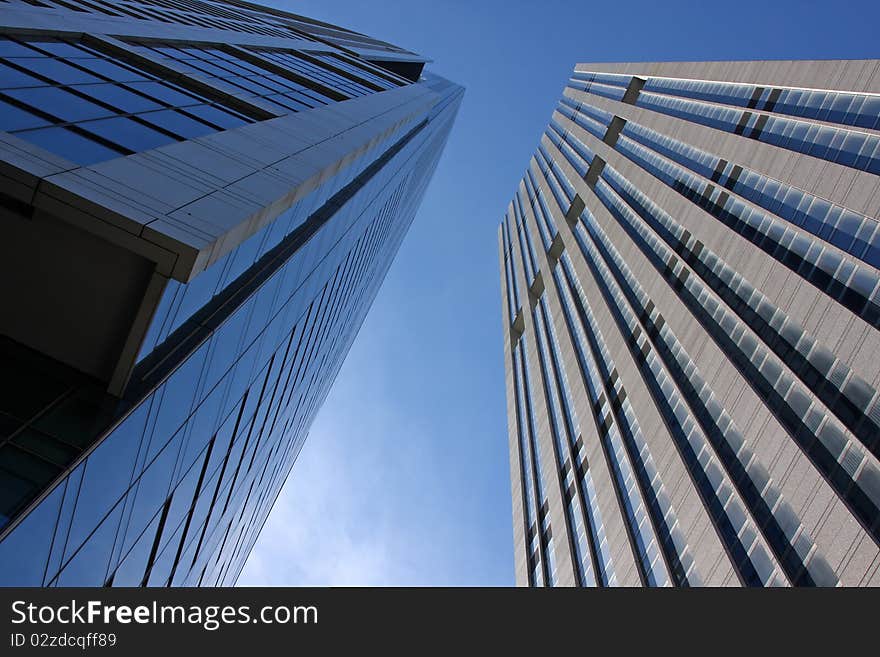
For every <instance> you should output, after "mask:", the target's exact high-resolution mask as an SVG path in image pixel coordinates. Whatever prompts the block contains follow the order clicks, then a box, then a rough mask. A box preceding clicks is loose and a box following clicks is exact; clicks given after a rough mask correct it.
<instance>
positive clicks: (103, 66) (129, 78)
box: [88, 59, 147, 82]
mask: <svg viewBox="0 0 880 657" xmlns="http://www.w3.org/2000/svg"><path fill="white" fill-rule="evenodd" d="M88 67H89V70H91V71H94V72H95V73H97V74H98V75H103V76H104V77H107V78H110V79H111V80H115V81H116V82H135V81H139V80H146V79H147V78H146V77H145V76H143V75H141V74H140V73H138V72H136V71H134V70H132V69H130V68H127V67H123V66H120V65H118V64H114V63H113V62H109V61H107V60H106V59H94V60H92V61H90V62H89V63H88Z"/></svg>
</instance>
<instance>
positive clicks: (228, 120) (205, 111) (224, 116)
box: [186, 105, 247, 129]
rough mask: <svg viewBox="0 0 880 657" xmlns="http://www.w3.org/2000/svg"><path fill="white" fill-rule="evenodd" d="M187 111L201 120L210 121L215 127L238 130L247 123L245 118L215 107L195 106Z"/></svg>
mask: <svg viewBox="0 0 880 657" xmlns="http://www.w3.org/2000/svg"><path fill="white" fill-rule="evenodd" d="M186 111H187V112H188V113H190V114H194V115H195V116H197V117H198V118H200V119H204V120H205V121H210V122H211V123H213V124H214V125H217V126H220V127H221V128H225V129H228V128H237V127H238V126H240V125H244V124H245V123H247V121H246V120H245V119H244V118H243V117H241V116H238V115H237V114H233V113H232V112H227V111H225V110H223V109H221V108H219V107H216V106H214V105H195V106H194V107H187V108H186Z"/></svg>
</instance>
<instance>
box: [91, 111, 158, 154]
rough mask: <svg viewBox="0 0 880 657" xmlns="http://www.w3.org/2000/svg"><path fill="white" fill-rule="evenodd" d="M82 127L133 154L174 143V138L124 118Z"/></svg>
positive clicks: (102, 120) (114, 118)
mask: <svg viewBox="0 0 880 657" xmlns="http://www.w3.org/2000/svg"><path fill="white" fill-rule="evenodd" d="M82 127H83V129H85V130H88V131H89V132H93V133H95V134H96V135H99V136H101V137H104V138H105V139H109V140H110V141H112V142H113V143H115V144H119V145H120V146H123V147H124V148H127V149H129V150H131V151H134V152H140V151H147V150H150V149H151V148H158V147H159V146H164V145H165V144H170V143H171V142H173V141H175V140H174V137H170V136H168V135H166V134H163V133H161V132H158V131H157V130H153V128H148V127H147V126H145V125H143V124H141V123H138V122H137V121H134V120H132V119H129V118H126V117H124V116H114V117H113V118H110V119H100V120H98V121H89V122H88V123H83V124H82Z"/></svg>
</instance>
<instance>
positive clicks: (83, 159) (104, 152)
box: [18, 127, 122, 165]
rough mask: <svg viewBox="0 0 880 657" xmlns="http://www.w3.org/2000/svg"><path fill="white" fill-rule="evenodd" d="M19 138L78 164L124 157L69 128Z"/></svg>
mask: <svg viewBox="0 0 880 657" xmlns="http://www.w3.org/2000/svg"><path fill="white" fill-rule="evenodd" d="M18 136H19V137H21V138H22V139H26V140H28V141H29V142H31V143H33V144H36V145H37V146H41V147H42V148H45V149H46V150H47V151H51V152H52V153H56V154H58V155H60V156H61V157H65V158H67V159H68V160H70V161H72V162H76V163H78V164H84V165H85V164H94V163H95V162H103V161H104V160H112V159H113V158H117V157H121V156H122V153H118V152H116V151H114V150H112V149H110V148H107V147H105V146H102V145H101V144H99V143H97V142H95V141H92V140H91V139H88V138H86V137H83V136H82V135H79V134H77V133H75V132H74V131H72V130H69V129H67V128H59V127H50V128H39V129H37V130H29V131H27V132H21V133H18Z"/></svg>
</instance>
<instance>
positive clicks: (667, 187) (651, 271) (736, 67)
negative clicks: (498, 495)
mask: <svg viewBox="0 0 880 657" xmlns="http://www.w3.org/2000/svg"><path fill="white" fill-rule="evenodd" d="M878 93H880V61H877V60H871V61H802V62H792V61H773V62H769V61H768V62H704V63H688V62H678V63H641V64H578V65H577V66H576V68H575V70H574V72H573V73H572V75H571V77H570V80H569V82H568V84H567V86H566V88H565V90H564V92H563V97H562V99H561V100H560V102H559V104H558V106H557V107H556V110H555V111H554V113H553V116H552V119H551V121H550V124H549V126H548V127H547V129H546V132H545V133H544V135H543V136H542V137H541V141H540V145H539V146H538V149H537V151H536V152H535V154H534V156H533V157H532V159H531V161H530V163H529V167H528V169H527V171H526V173H525V175H524V177H523V178H522V180H521V181H520V182H519V185H518V187H517V189H516V192H515V195H514V198H513V200H512V201H511V203H510V204H509V206H508V208H507V212H506V214H505V216H504V220H503V223H502V224H501V226H500V228H499V259H500V265H501V267H500V269H501V288H502V298H503V325H504V336H505V340H504V349H505V366H506V381H507V399H508V429H509V441H510V466H511V482H512V491H513V520H514V544H515V563H516V577H517V583H518V584H519V585H524V586H641V585H644V586H697V585H704V586H728V585H730V586H739V585H742V586H763V585H766V586H790V585H791V586H795V585H796V586H811V585H818V586H834V585H844V586H857V585H880V550H878V545H880V511H878V505H880V463H878V456H880V397H878V393H877V389H878V385H880V357H878V356H880V331H878V328H880V285H878V280H880V228H878V213H880V177H878V174H880V95H878Z"/></svg>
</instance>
